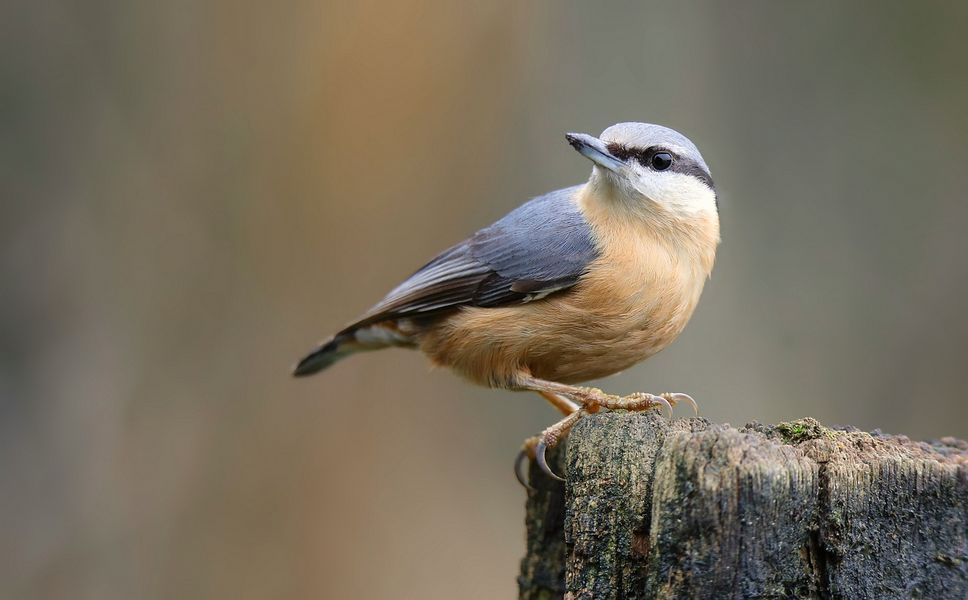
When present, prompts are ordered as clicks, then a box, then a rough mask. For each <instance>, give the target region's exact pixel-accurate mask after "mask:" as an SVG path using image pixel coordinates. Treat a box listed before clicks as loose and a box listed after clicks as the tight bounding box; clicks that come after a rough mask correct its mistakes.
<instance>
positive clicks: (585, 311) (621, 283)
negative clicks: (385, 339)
mask: <svg viewBox="0 0 968 600" xmlns="http://www.w3.org/2000/svg"><path fill="white" fill-rule="evenodd" d="M600 237H601V242H600V247H601V250H602V253H601V256H600V257H599V259H598V260H596V261H595V262H594V263H593V264H592V265H591V266H590V268H589V271H588V273H587V275H586V276H585V277H584V278H583V279H582V280H581V281H580V282H579V283H578V284H577V285H576V286H575V287H574V288H572V289H570V290H568V291H566V292H563V293H560V294H557V295H554V296H551V297H548V298H546V299H544V300H539V301H535V302H533V303H529V304H523V305H517V306H508V307H502V308H465V309H463V310H461V311H460V312H458V313H457V314H455V315H452V316H449V317H447V318H445V319H443V320H441V321H438V322H437V323H436V324H434V325H433V326H431V327H430V328H429V329H428V330H426V331H425V332H424V333H423V334H422V335H421V348H422V349H423V350H424V352H426V353H427V354H428V355H429V356H430V357H431V358H432V359H433V360H434V361H435V362H436V363H438V364H441V365H446V366H449V367H451V368H453V369H454V370H456V371H457V372H459V373H460V374H462V375H464V376H466V377H468V378H470V379H472V380H474V381H477V382H479V383H482V384H484V385H490V386H494V387H504V386H506V385H508V382H510V381H511V380H512V378H513V376H514V374H515V373H516V372H519V371H521V370H522V369H526V370H528V371H530V373H531V374H532V375H534V376H536V377H539V378H542V379H549V380H552V381H558V382H561V383H577V382H582V381H587V380H590V379H596V378H599V377H604V376H606V375H611V374H613V373H617V372H619V371H622V370H624V369H626V368H628V367H630V366H632V365H633V364H635V363H637V362H639V361H641V360H644V359H646V358H648V357H650V356H652V355H653V354H655V353H657V352H659V351H660V350H662V349H663V348H665V347H666V346H668V345H669V344H670V343H672V341H673V340H675V338H676V337H678V335H679V334H680V333H681V332H682V330H683V328H684V327H685V326H686V323H687V322H688V321H689V318H690V317H691V316H692V313H693V310H694V309H695V307H696V304H697V303H698V301H699V296H700V294H701V293H702V288H703V284H704V282H705V280H706V278H707V277H708V274H709V272H708V269H707V268H706V267H705V266H704V264H703V261H701V260H698V259H697V258H696V257H695V255H694V254H693V253H690V252H682V251H680V249H678V248H677V247H676V246H675V245H672V244H669V243H666V242H665V241H663V240H661V239H660V238H658V237H657V236H656V235H654V234H653V233H651V232H649V233H644V232H642V231H621V230H619V229H613V230H610V232H609V234H608V235H607V236H600ZM710 267H711V264H710Z"/></svg>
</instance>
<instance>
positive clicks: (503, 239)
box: [344, 187, 598, 331]
mask: <svg viewBox="0 0 968 600" xmlns="http://www.w3.org/2000/svg"><path fill="white" fill-rule="evenodd" d="M578 189H579V188H577V187H573V188H567V189H564V190H558V191H556V192H551V193H550V194H547V195H545V196H540V197H538V198H535V199H533V200H531V201H529V202H527V203H525V204H523V205H522V206H520V207H519V208H517V209H515V210H513V211H511V212H510V213H508V214H507V215H506V216H505V217H504V218H502V219H501V220H499V221H498V222H496V223H494V224H493V225H491V226H490V227H486V228H484V229H482V230H480V231H478V232H477V233H476V234H474V235H473V236H472V237H471V238H469V239H467V240H465V241H463V242H461V243H459V244H457V245H455V246H453V247H451V248H449V249H447V250H445V251H444V252H442V253H441V254H440V255H438V256H437V257H436V258H434V259H433V260H432V261H430V262H429V263H427V264H426V265H424V266H423V267H421V268H420V269H419V270H418V271H417V272H416V273H414V274H413V275H411V276H410V277H409V278H408V279H407V280H406V281H404V282H403V283H401V284H400V285H399V286H397V287H396V288H394V289H393V290H392V291H391V292H390V293H389V294H387V296H386V297H385V298H384V299H383V300H382V301H380V302H379V303H378V304H377V305H376V306H374V307H373V308H372V309H370V310H369V311H368V312H367V313H366V314H365V315H364V316H363V318H362V319H360V320H359V321H358V322H356V323H354V324H353V325H351V326H350V327H348V328H347V329H346V330H344V331H347V330H352V329H356V328H358V327H362V326H365V325H368V324H372V323H376V322H379V321H384V320H388V319H397V318H403V317H416V316H424V315H430V314H436V313H440V312H443V311H448V310H454V309H456V308H458V307H461V306H482V307H492V306H501V305H506V304H511V303H516V302H529V301H534V300H539V299H541V298H544V297H546V296H547V295H549V294H553V293H557V292H560V291H562V290H565V289H567V288H569V287H571V286H573V285H574V284H575V283H577V282H578V280H579V278H580V277H581V276H582V275H583V274H584V273H585V270H586V269H587V267H588V264H589V263H591V262H592V261H593V260H594V259H595V258H596V257H597V256H598V250H597V248H596V246H595V243H594V241H593V237H592V233H591V229H590V228H589V226H588V223H587V222H586V221H585V218H584V216H583V215H582V213H581V211H580V209H579V208H578V205H577V204H576V203H575V193H576V192H577V191H578Z"/></svg>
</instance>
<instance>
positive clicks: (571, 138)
mask: <svg viewBox="0 0 968 600" xmlns="http://www.w3.org/2000/svg"><path fill="white" fill-rule="evenodd" d="M565 139H566V140H568V143H569V144H571V147H572V148H574V149H575V150H577V151H578V152H579V153H581V155H582V156H584V157H585V158H587V159H588V160H590V161H592V162H593V163H595V164H596V165H598V166H600V167H602V168H603V169H607V170H609V171H611V172H613V173H618V171H619V169H621V168H622V167H624V166H625V161H623V160H621V159H619V158H618V157H616V156H614V155H613V154H612V153H611V152H609V151H608V148H606V147H605V143H604V142H602V140H600V139H598V138H597V137H594V136H590V135H588V134H587V133H566V134H565Z"/></svg>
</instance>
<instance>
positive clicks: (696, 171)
mask: <svg viewBox="0 0 968 600" xmlns="http://www.w3.org/2000/svg"><path fill="white" fill-rule="evenodd" d="M606 148H608V151H609V152H610V153H611V154H612V156H614V157H615V158H618V159H620V160H623V161H625V162H629V161H633V160H634V161H635V162H637V163H639V164H641V165H644V166H646V167H649V168H652V167H651V166H650V164H649V162H650V161H651V160H652V157H653V156H655V155H656V154H658V153H659V152H668V153H669V154H671V155H672V158H673V160H672V166H671V167H669V169H668V171H671V172H673V173H681V174H683V175H690V176H692V177H695V178H696V179H698V180H699V181H702V182H703V183H705V184H706V185H707V186H709V188H710V189H711V190H713V191H714V192H715V191H716V186H715V185H714V184H713V178H712V176H710V175H709V171H707V170H706V169H705V168H703V166H702V165H701V164H699V163H698V162H696V161H694V160H692V159H690V158H683V157H681V156H679V155H678V154H676V153H675V152H672V151H670V150H668V149H666V148H663V147H662V146H651V147H649V148H644V149H642V148H630V147H628V146H626V145H625V144H619V143H618V142H612V143H610V144H608V145H607V146H606Z"/></svg>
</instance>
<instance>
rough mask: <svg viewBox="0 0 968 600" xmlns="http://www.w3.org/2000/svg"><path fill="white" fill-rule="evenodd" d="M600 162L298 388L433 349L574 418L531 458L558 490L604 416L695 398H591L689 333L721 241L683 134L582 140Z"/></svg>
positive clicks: (327, 355) (531, 448) (444, 362)
mask: <svg viewBox="0 0 968 600" xmlns="http://www.w3.org/2000/svg"><path fill="white" fill-rule="evenodd" d="M565 139H566V140H567V142H568V143H569V144H570V145H571V146H572V147H573V148H574V149H575V150H576V151H578V153H580V154H581V155H582V156H584V157H585V158H587V159H588V160H590V161H591V163H592V171H591V174H590V176H589V178H588V180H587V181H586V182H585V183H584V184H581V185H577V186H573V187H568V188H564V189H560V190H557V191H552V192H549V193H547V194H545V195H542V196H539V197H536V198H533V199H531V200H530V201H528V202H526V203H524V204H523V205H521V206H519V207H518V208H516V209H514V210H512V211H511V212H510V213H508V214H507V215H505V216H504V217H503V218H501V219H500V220H498V221H497V222H495V223H494V224H492V225H490V226H488V227H485V228H483V229H481V230H479V231H478V232H477V233H475V234H474V235H472V236H471V237H469V238H467V239H466V240H464V241H462V242H460V243H458V244H456V245H454V246H451V247H450V248H448V249H447V250H444V251H443V252H441V253H440V254H439V255H437V256H436V257H435V258H433V260H431V261H430V262H428V263H427V264H425V265H424V266H423V267H421V268H420V269H418V270H417V271H416V272H415V273H413V275H411V276H410V277H409V278H407V279H406V280H404V281H403V283H401V284H400V285H398V286H397V287H395V288H394V289H393V290H391V291H390V293H389V294H387V295H386V297H385V298H383V300H381V301H380V302H378V303H377V304H376V305H374V306H373V307H372V308H371V309H370V310H369V311H367V312H366V313H364V314H363V315H362V316H361V317H360V318H359V319H357V320H356V321H354V322H353V323H351V324H350V325H348V326H346V327H344V328H343V329H342V330H340V331H339V332H337V333H336V334H335V335H333V336H332V337H330V338H328V339H326V340H324V341H323V342H321V343H320V344H319V345H318V346H317V347H316V348H315V349H313V350H312V351H311V352H310V353H309V354H308V355H306V356H305V357H304V358H303V359H302V360H300V361H299V362H298V363H297V365H296V366H295V368H294V370H293V375H295V376H297V377H303V376H307V375H311V374H313V373H317V372H319V371H321V370H323V369H325V368H327V367H329V366H331V365H333V364H334V363H336V362H337V361H339V360H341V359H343V358H345V357H347V356H349V355H351V354H355V353H358V352H361V351H369V350H377V349H381V348H388V347H403V348H413V349H419V350H420V351H422V352H423V353H424V354H425V355H427V356H428V357H429V358H430V360H431V361H432V363H434V364H435V365H439V366H444V367H448V368H450V369H452V370H453V371H455V372H456V373H458V374H459V375H461V376H463V377H464V378H466V379H469V380H470V381H472V382H474V383H477V384H480V385H484V386H487V387H490V388H498V389H504V390H514V391H531V392H537V393H538V394H540V395H541V396H543V397H544V398H545V399H546V400H547V401H548V402H550V403H551V404H552V405H553V406H554V407H555V408H557V409H558V410H559V411H560V412H561V413H562V414H563V415H564V417H563V418H562V419H561V420H560V421H558V422H556V423H554V424H552V425H551V426H549V427H548V428H546V429H545V430H544V431H542V432H541V433H540V434H539V435H537V436H534V437H532V438H529V440H527V441H526V442H525V445H524V447H523V449H522V451H521V453H520V454H519V455H518V459H517V460H516V461H515V473H516V475H517V476H518V479H519V481H521V483H522V484H523V485H525V486H528V484H527V483H526V481H525V480H524V477H523V475H522V474H521V469H520V467H521V464H522V462H523V459H524V457H525V456H527V457H531V458H533V459H535V460H536V461H537V463H538V465H539V466H540V468H541V469H542V470H543V471H544V472H545V473H547V474H548V475H549V476H551V477H554V478H555V479H559V480H563V479H562V478H561V477H559V476H558V475H557V474H555V473H554V472H553V471H552V470H551V468H550V467H549V466H548V463H547V459H546V456H545V455H546V452H547V450H548V448H551V447H553V446H555V445H556V444H557V443H558V442H559V441H560V440H561V439H562V437H563V436H565V435H566V434H567V433H568V431H569V430H570V429H571V428H572V427H573V426H574V425H575V423H576V422H577V421H578V420H579V419H580V418H582V417H583V416H585V415H587V414H591V413H595V412H597V411H598V410H600V409H601V408H606V409H610V410H620V409H624V410H635V411H643V410H649V409H654V408H665V409H666V410H668V411H670V412H671V409H672V406H674V405H675V404H677V403H678V402H681V401H683V402H687V403H688V404H691V405H692V407H693V409H694V410H696V411H697V413H698V408H697V406H696V403H695V401H694V400H693V399H692V397H691V396H689V395H688V394H683V393H663V394H649V393H642V392H640V393H635V394H631V395H629V396H625V397H619V396H616V395H613V394H608V393H606V392H604V391H602V390H601V389H598V388H592V387H584V386H580V385H577V384H580V383H583V382H587V381H590V380H593V379H599V378H602V377H606V376H608V375H612V374H615V373H618V372H620V371H624V370H625V369H627V368H629V367H631V366H632V365H634V364H636V363H639V362H641V361H643V360H645V359H647V358H649V357H651V356H653V355H655V354H656V353H658V352H660V351H661V350H663V349H665V348H666V347H667V346H669V344H671V343H672V342H673V341H674V340H675V339H676V338H677V337H678V336H679V334H680V333H681V332H682V331H683V329H684V327H685V326H686V323H687V322H688V321H689V319H690V317H691V316H692V314H693V311H694V310H695V309H696V306H697V304H698V302H699V298H700V295H701V294H702V291H703V287H704V285H705V282H706V280H707V279H708V278H709V277H710V275H711V273H712V269H713V264H714V263H715V259H716V250H717V247H718V246H719V243H720V228H719V202H718V197H717V193H716V188H715V185H714V183H713V179H712V176H711V175H710V171H709V167H708V166H707V164H706V161H705V160H704V159H703V157H702V155H701V154H700V152H699V149H698V148H697V147H696V145H695V144H694V143H693V142H692V141H690V140H689V139H688V138H687V137H686V136H684V135H683V134H681V133H679V132H677V131H675V130H673V129H670V128H668V127H664V126H661V125H654V124H649V123H637V122H627V123H618V124H616V125H612V126H611V127H608V128H607V129H605V130H604V131H603V132H602V133H601V135H600V136H599V137H597V138H596V137H594V136H592V135H588V134H583V133H568V134H566V135H565Z"/></svg>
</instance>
